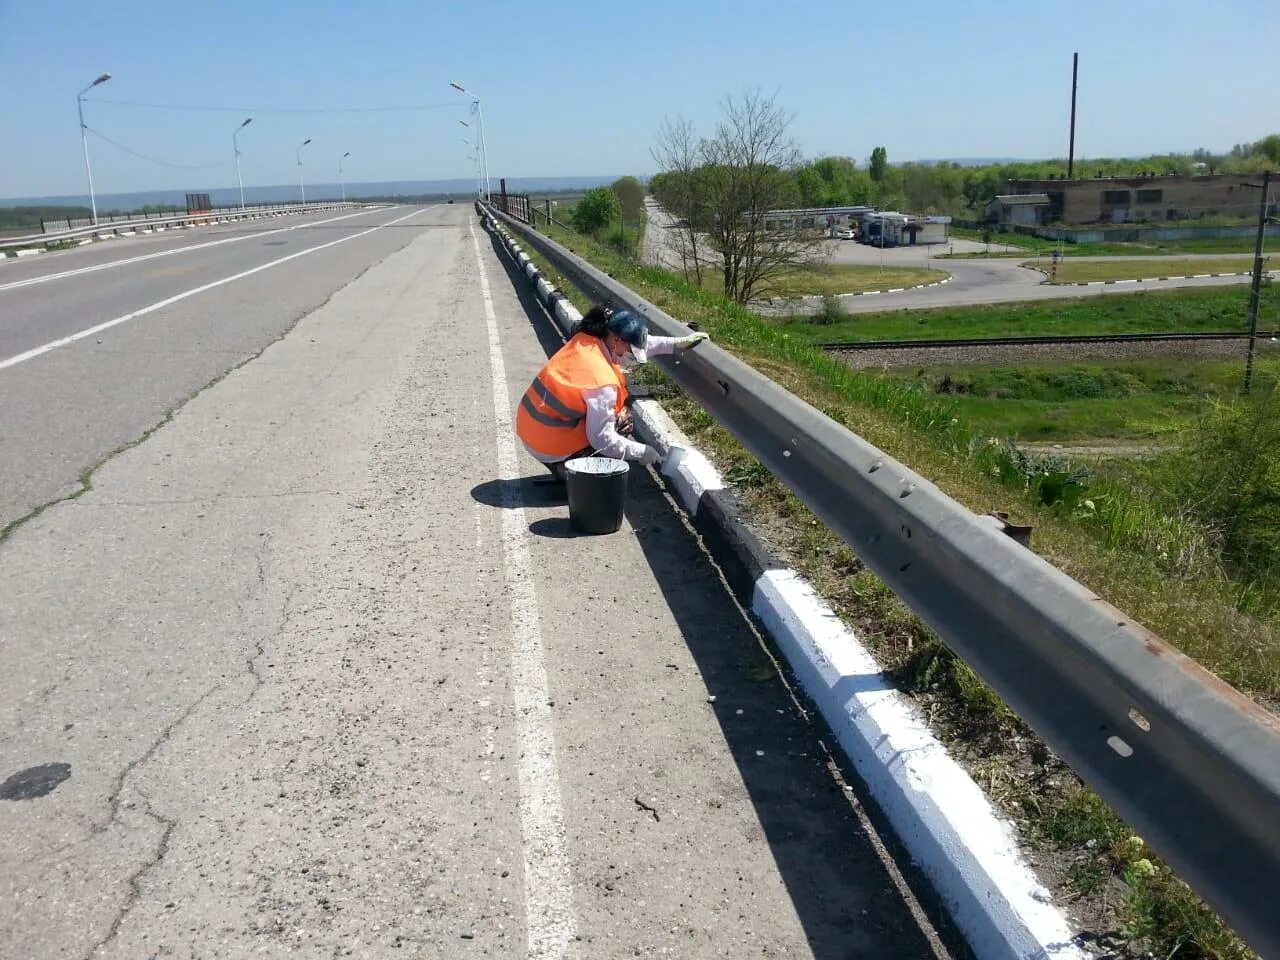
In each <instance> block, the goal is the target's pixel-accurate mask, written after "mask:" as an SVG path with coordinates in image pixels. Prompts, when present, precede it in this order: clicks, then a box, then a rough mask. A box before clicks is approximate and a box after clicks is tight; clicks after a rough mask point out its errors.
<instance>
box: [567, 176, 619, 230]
mask: <svg viewBox="0 0 1280 960" xmlns="http://www.w3.org/2000/svg"><path fill="white" fill-rule="evenodd" d="M620 213H621V208H620V207H619V206H618V198H617V197H615V196H614V195H613V191H612V190H610V189H608V188H607V187H597V188H596V189H594V190H588V191H587V192H586V193H585V194H584V195H583V197H582V199H581V200H579V201H578V202H577V203H576V204H575V205H574V207H573V214H572V216H573V226H574V228H575V229H577V230H579V231H581V232H582V233H598V232H599V231H601V230H603V229H604V228H605V227H607V226H608V225H609V224H611V223H613V222H614V221H615V220H617V219H618V217H619V215H620Z"/></svg>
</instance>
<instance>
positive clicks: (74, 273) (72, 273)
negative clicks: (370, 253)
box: [0, 210, 373, 291]
mask: <svg viewBox="0 0 1280 960" xmlns="http://www.w3.org/2000/svg"><path fill="white" fill-rule="evenodd" d="M371 212H373V211H370V210H361V211H359V212H357V213H347V214H343V215H342V216H341V217H330V218H329V219H328V220H317V221H315V222H314V223H295V224H293V225H292V226H288V227H277V228H276V229H275V230H264V231H262V232H261V233H249V234H245V235H243V236H239V237H225V238H223V239H222V240H210V241H208V242H206V243H193V244H191V246H189V247H177V248H175V249H173V250H158V251H156V252H155V253H144V254H142V255H141V256H137V257H126V258H124V259H122V260H112V261H110V262H108V263H95V264H92V265H90V266H87V267H77V268H75V269H74V270H63V271H62V272H60V273H46V274H44V275H43V276H39V277H28V278H27V279H25V280H14V281H12V282H10V283H0V291H5V290H16V289H18V288H19V287H30V286H32V285H34V284H37V283H48V282H49V281H50V280H62V279H64V278H66V277H78V276H80V275H81V274H85V273H95V272H97V271H98V270H108V269H110V268H111V267H123V266H125V265H127V264H130V263H141V262H142V261H144V260H155V259H156V258H157V257H172V256H174V255H175V254H179V253H190V252H191V251H193V250H207V249H208V248H209V247H218V246H221V245H222V244H224V243H236V242H238V241H240V240H252V239H254V238H255V237H269V236H271V235H272V234H273V233H284V232H286V231H288V230H298V229H300V228H302V227H318V226H320V225H321V224H325V223H336V222H337V221H339V220H350V219H351V218H352V217H358V216H361V215H362V214H366V213H371ZM122 236H128V234H122ZM103 239H106V238H105V237H104V238H103Z"/></svg>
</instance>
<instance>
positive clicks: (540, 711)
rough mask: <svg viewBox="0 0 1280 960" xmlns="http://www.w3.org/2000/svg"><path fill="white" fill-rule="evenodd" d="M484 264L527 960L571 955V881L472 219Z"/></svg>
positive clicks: (505, 407)
mask: <svg viewBox="0 0 1280 960" xmlns="http://www.w3.org/2000/svg"><path fill="white" fill-rule="evenodd" d="M468 229H469V230H470V232H471V243H472V245H473V246H474V247H475V252H476V264H477V266H479V268H480V293H481V295H482V296H483V298H484V318H485V325H486V326H487V328H488V333H489V364H490V368H491V370H492V375H493V415H494V419H495V420H496V421H497V428H498V429H497V438H496V439H497V448H498V451H497V452H498V477H499V480H500V481H501V482H502V484H503V487H502V500H503V503H502V507H503V509H502V562H503V568H504V573H505V574H506V581H507V594H508V596H510V598H511V632H512V639H513V640H514V647H513V649H512V657H511V660H512V671H511V699H512V705H513V706H514V708H515V720H516V746H517V751H516V752H517V754H518V755H519V758H520V759H519V762H518V764H517V774H518V779H519V783H520V826H521V831H522V833H523V835H524V886H525V896H524V903H525V928H526V931H527V936H528V941H529V944H528V945H529V952H528V956H529V957H530V960H557V958H563V957H567V956H568V955H569V944H570V943H572V942H573V938H574V928H575V923H574V917H573V886H572V881H571V879H570V874H569V858H568V854H567V853H566V851H565V835H564V813H563V811H562V808H561V802H560V773H559V770H558V769H557V768H556V748H555V735H554V731H553V728H552V723H551V707H550V706H549V705H548V692H547V671H546V664H545V662H544V658H543V653H542V632H541V626H540V624H539V621H538V597H537V593H536V588H535V583H536V581H535V579H534V569H533V561H532V558H531V557H530V555H529V543H528V541H527V539H526V532H525V515H524V498H523V496H522V494H521V492H520V488H519V486H518V484H517V483H516V482H515V481H516V480H517V478H518V477H519V473H518V471H517V465H516V464H517V461H516V443H515V433H514V431H513V429H512V421H511V401H510V399H509V398H508V396H507V374H506V366H505V364H504V363H503V360H502V342H501V340H500V339H499V337H498V321H497V317H496V316H494V312H493V298H492V296H491V295H490V293H489V277H488V274H487V273H486V271H485V268H484V259H483V257H482V256H481V254H480V241H479V240H478V239H477V237H476V231H475V225H474V223H469V224H468Z"/></svg>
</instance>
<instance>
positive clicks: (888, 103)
mask: <svg viewBox="0 0 1280 960" xmlns="http://www.w3.org/2000/svg"><path fill="white" fill-rule="evenodd" d="M1278 15H1280V10H1278V9H1277V7H1276V2H1275V0H1231V2H1229V3H1226V4H1208V3H1204V2H1200V0H1196V2H1194V3H1193V2H1186V0H1162V2H1154V0H1136V2H1117V0H1111V2H1095V0H1078V2H1075V3H1072V4H1067V5H1062V4H1058V5H1050V4H1036V3H1028V2H1026V0H1020V2H1016V3H1015V2H1003V0H1001V2H982V0H979V2H977V3H958V2H954V0H946V2H943V0H921V2H907V3H875V4H872V3H866V2H853V0H844V2H838V0H805V2H794V3H787V4H780V3H767V4H765V3H753V2H751V0H732V2H731V0H650V2H647V3H643V4H640V3H627V4H624V3H614V2H607V0H605V2H601V0H562V2H544V3H534V4H530V3H528V2H523V3H507V2H489V3H485V2H471V3H454V2H421V0H420V2H416V3H409V2H398V0H368V2H365V3H362V4H359V5H357V4H355V3H337V2H328V0H307V2H300V0H271V2H266V0H261V2H222V3H216V4H215V3H211V2H194V0H193V2H180V3H174V2H172V0H168V2H152V0H97V2H94V3H84V2H78V0H69V2H40V3H32V2H30V0H0V65H3V69H2V74H0V75H2V76H3V83H0V129H2V130H3V136H2V137H0V197H15V196H34V195H49V194H67V193H77V192H84V173H83V160H82V157H81V153H80V143H79V131H78V128H77V124H76V112H75V95H76V92H77V91H78V90H79V89H80V88H81V87H83V86H84V85H86V84H88V83H89V82H90V81H91V80H92V79H93V78H94V77H95V76H97V75H98V74H99V73H101V72H103V71H109V72H110V73H112V74H113V79H112V80H110V81H109V82H108V83H106V84H103V85H102V86H100V87H98V88H97V89H96V90H94V91H93V92H92V94H91V95H92V96H97V97H102V98H108V99H118V100H131V101H149V102H161V103H172V104H188V105H201V106H210V107H218V106H228V107H249V108H253V109H251V110H249V111H248V112H245V111H242V110H230V111H227V112H218V111H212V110H206V111H197V110H190V109H184V110H152V109H140V108H135V107H126V106H121V105H113V104H106V103H89V104H88V105H87V115H86V120H87V122H88V124H89V125H90V126H91V127H93V128H94V129H96V130H99V131H101V132H102V133H103V134H105V135H107V136H109V137H111V138H112V139H113V140H116V141H118V142H119V143H121V144H123V145H125V146H127V147H128V148H130V149H132V150H134V151H136V152H137V153H141V154H144V155H146V156H148V157H151V158H154V159H157V160H163V161H167V162H169V163H176V164H187V165H193V166H196V165H214V166H211V167H208V168H207V169H202V170H181V169H174V168H171V167H166V166H161V165H158V164H155V163H151V162H148V161H145V160H142V159H139V158H137V157H134V156H130V155H129V154H127V153H124V152H123V151H121V150H119V149H118V148H116V147H114V146H112V145H110V144H107V143H105V142H102V141H95V140H93V139H91V140H90V149H91V151H92V158H93V167H94V179H95V185H96V186H97V188H98V190H99V191H100V192H102V193H113V192H123V191H137V190H151V189H170V188H192V189H194V188H197V187H207V186H214V187H217V186H234V184H235V168H234V166H233V163H232V156H231V132H232V130H233V129H234V128H235V127H236V126H237V125H238V124H239V123H240V122H241V121H242V120H243V119H244V117H245V116H247V115H250V114H251V115H253V116H254V122H253V123H252V124H251V125H250V126H249V127H248V128H246V129H245V130H244V131H243V133H242V134H241V138H240V144H241V150H242V153H243V163H244V176H245V182H246V184H250V185H253V184H277V183H289V182H293V181H295V180H296V172H297V170H296V166H295V161H294V151H295V148H296V146H297V145H298V143H300V142H301V141H302V140H304V139H306V138H308V137H310V138H312V140H313V143H312V145H311V146H309V147H308V148H307V149H306V151H305V153H304V159H305V161H306V162H307V165H308V166H307V177H308V180H316V181H322V180H323V181H336V179H337V164H338V157H339V156H340V155H341V154H342V153H344V152H345V151H348V150H350V151H351V154H352V156H351V157H350V159H349V160H347V162H346V171H347V179H348V181H378V180H410V179H439V178H451V177H458V178H466V177H468V176H470V174H471V167H470V163H469V162H468V161H467V160H466V159H465V152H466V148H465V147H464V146H463V144H462V143H461V142H460V138H461V137H462V136H464V135H466V134H467V131H465V130H463V128H462V127H460V126H459V125H458V123H457V121H458V119H459V118H461V117H465V116H466V110H465V102H464V101H463V99H462V98H461V96H460V95H458V94H456V93H455V92H454V91H452V90H450V89H449V88H448V82H449V81H450V80H454V79H457V80H459V81H461V82H463V83H465V84H466V85H467V86H468V87H470V88H472V89H474V90H476V91H477V92H478V93H479V94H480V95H481V96H483V97H484V107H485V122H486V132H487V134H488V140H489V155H490V167H491V172H492V174H493V176H494V177H498V176H501V175H506V176H557V175H594V174H602V175H603V174H615V173H616V174H621V173H640V174H644V173H649V172H652V167H653V164H652V161H651V160H650V158H649V146H650V144H651V142H652V140H653V134H654V131H655V130H656V128H657V127H658V125H659V123H660V122H661V120H662V118H663V116H664V115H665V114H670V115H683V116H686V117H688V118H690V119H692V120H694V121H695V122H696V123H697V124H698V125H699V127H700V128H701V129H706V130H709V129H710V128H711V127H712V126H713V124H714V122H715V118H716V115H717V111H718V102H719V101H720V100H721V99H722V98H723V97H724V96H725V95H726V94H729V93H738V92H741V91H743V90H746V89H750V88H754V87H759V88H761V89H764V90H766V91H770V92H772V91H775V90H776V91H777V92H778V95H779V97H780V99H781V101H782V102H783V103H784V104H785V105H786V106H787V107H788V108H789V109H791V110H792V111H794V113H795V122H794V126H793V133H794V135H795V137H796V139H797V140H798V142H799V143H800V145H801V147H802V148H803V149H804V151H805V152H806V153H807V154H809V155H814V156H816V155H821V154H847V155H851V156H854V157H856V158H859V159H860V160H861V159H862V158H865V157H866V156H867V155H868V154H869V153H870V151H871V148H872V147H874V146H876V145H877V144H883V145H884V146H885V147H886V148H887V149H888V152H889V157H890V159H891V160H909V159H922V158H924V159H928V158H938V157H973V156H1015V157H1028V158H1030V157H1044V156H1062V155H1064V154H1065V152H1066V129H1067V109H1068V91H1069V84H1070V69H1071V53H1072V52H1073V51H1075V50H1078V51H1079V52H1080V58H1081V83H1080V118H1079V123H1078V131H1077V142H1078V147H1077V153H1078V154H1079V155H1081V156H1103V155H1133V154H1140V153H1148V152H1153V151H1164V150H1188V149H1192V148H1194V147H1197V146H1202V145H1203V146H1208V147H1210V148H1214V149H1223V148H1228V147H1230V145H1231V144H1232V143H1235V142H1238V141H1243V140H1254V139H1258V138H1259V137H1261V136H1263V135H1265V134H1266V133H1269V132H1274V131H1276V130H1277V129H1280V115H1277V114H1276V112H1275V111H1274V109H1269V108H1268V104H1271V105H1274V97H1275V92H1276V90H1277V87H1278V86H1280V58H1278V57H1277V56H1276V54H1275V36H1276V33H1275V28H1276V27H1277V25H1278V24H1280V18H1278ZM498 37H501V38H502V39H498ZM406 104H451V105H450V106H446V107H443V108H439V109H432V110H422V111H416V112H384V113H310V114H300V113H267V112H264V111H263V109H262V108H266V107H275V108H287V107H309V108H338V107H346V108H351V107H387V106H399V105H406Z"/></svg>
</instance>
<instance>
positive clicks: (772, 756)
mask: <svg viewBox="0 0 1280 960" xmlns="http://www.w3.org/2000/svg"><path fill="white" fill-rule="evenodd" d="M445 220H446V221H447V226H444V227H442V228H440V229H435V230H429V231H420V232H418V234H417V235H416V238H415V239H414V240H413V241H412V242H411V243H410V244H408V245H407V246H405V247H403V248H401V249H398V250H396V251H393V252H390V253H389V254H388V255H387V256H386V257H385V258H384V259H383V260H382V261H381V262H379V263H377V264H376V265H374V266H373V267H371V268H370V269H368V270H367V271H366V272H365V273H364V274H363V275H362V276H360V277H359V278H358V279H356V280H355V281H353V282H351V283H348V284H347V285H345V286H344V287H342V289H340V290H338V291H337V292H335V293H334V294H333V296H332V297H330V298H329V299H328V301H327V302H326V303H324V304H323V305H321V306H320V307H319V308H318V309H315V310H313V311H311V312H309V313H308V314H307V316H305V317H304V318H303V319H302V320H301V321H300V322H299V323H298V324H297V326H296V327H294V328H293V329H292V331H291V332H289V333H288V334H287V335H285V336H283V338H281V339H279V340H278V341H277V342H275V343H273V344H271V345H270V346H268V347H267V348H266V349H265V350H264V351H263V352H262V353H261V355H260V356H258V357H257V358H256V359H253V360H252V361H250V362H248V363H246V364H244V365H243V366H240V367H238V368H237V369H235V370H233V371H231V372H230V373H229V374H228V375H226V376H225V377H224V378H222V379H220V380H218V381H217V382H216V383H213V384H212V385H210V386H209V387H208V388H207V389H204V390H202V391H200V392H198V393H197V394H196V395H195V396H194V397H193V398H192V399H190V400H189V401H188V402H186V403H185V405H183V406H182V407H181V409H179V410H178V411H177V412H176V413H175V414H174V416H173V417H172V419H171V420H170V421H168V422H166V423H164V424H163V425H161V426H160V427H159V429H157V430H156V431H155V432H154V433H152V434H151V435H150V436H149V437H148V438H147V439H145V441H143V442H141V443H139V444H137V445H136V446H133V447H131V448H129V449H127V450H124V451H123V452H121V453H119V454H117V455H115V456H113V457H111V458H110V459H109V460H108V461H107V462H106V463H105V464H104V465H103V466H102V467H101V468H100V469H99V470H98V472H97V473H96V474H95V476H94V478H93V484H92V489H90V490H89V491H88V492H86V493H85V494H84V495H83V496H81V497H79V498H78V499H75V500H70V501H66V502H63V503H59V504H57V505H54V506H52V507H50V508H48V509H47V510H45V511H44V512H42V513H41V514H39V515H38V516H36V517H34V518H32V519H30V520H29V521H27V522H26V523H24V524H23V525H22V526H20V527H18V528H17V529H16V530H14V531H13V532H12V533H11V534H10V535H9V536H8V538H7V539H5V540H3V541H0V577H3V582H4V583H5V585H6V589H5V591H4V592H3V595H2V597H0V638H3V643H4V649H5V651H6V669H5V670H4V671H3V672H2V673H0V781H4V782H5V787H4V788H3V794H2V795H3V796H5V797H6V798H7V799H0V814H3V815H2V816H0V956H3V957H12V958H15V960H16V958H19V957H21V958H46V957H47V958H54V957H57V958H63V957H83V958H122V960H124V958H128V960H134V958H138V957H152V956H164V957H190V958H202V960H204V958H211V957H219V958H223V957H248V956H262V955H265V956H281V955H284V954H286V953H290V954H296V955H299V956H307V957H322V956H323V957H328V956H354V957H386V956H390V955H400V954H399V953H396V952H395V951H396V949H397V948H399V949H400V950H402V951H404V955H406V956H410V955H413V956H423V957H448V958H454V957H470V956H489V957H539V958H541V957H572V958H581V960H587V958H593V960H594V958H610V957H634V956H644V957H656V956H671V957H681V958H688V957H692V958H702V957H719V956H731V957H783V956H787V957H817V958H824V960H833V958H844V957H859V956H866V957H877V958H880V957H888V958H894V957H898V958H903V960H906V958H911V960H915V958H920V957H928V956H931V955H933V948H932V947H931V940H930V939H929V937H928V936H927V935H926V934H925V933H924V932H922V930H921V927H920V925H919V923H918V922H917V920H916V919H915V917H916V913H915V912H914V911H913V909H912V908H911V906H910V904H909V903H908V902H906V901H904V899H903V895H902V894H900V893H899V892H898V888H897V887H896V886H895V881H894V875H893V874H892V872H891V871H888V870H887V869H886V867H885V865H884V863H883V862H882V860H881V859H880V858H879V856H878V855H877V853H876V848H875V846H874V844H873V843H872V841H871V838H870V837H869V836H868V835H867V834H866V833H865V832H864V831H863V830H862V829H861V827H860V826H859V819H858V817H857V816H856V815H855V810H854V808H853V807H851V805H850V802H849V800H848V795H847V794H846V793H845V792H844V791H843V790H841V788H840V787H839V785H838V784H836V783H835V782H834V781H833V780H832V778H831V777H830V776H829V774H828V772H827V770H826V768H825V766H824V763H823V758H822V752H821V748H820V743H819V738H820V734H819V733H818V732H817V731H815V730H814V728H812V727H811V726H809V724H808V723H807V721H806V720H805V718H804V717H803V716H801V715H800V713H799V712H798V711H797V710H796V709H795V707H794V706H793V704H792V703H791V701H790V700H789V699H788V697H787V693H786V690H785V689H784V687H783V685H782V683H781V681H780V680H779V678H778V676H777V674H776V672H775V671H774V670H773V668H772V665H771V663H770V661H769V659H768V658H767V657H766V656H765V655H764V653H763V652H762V649H761V647H760V646H759V645H758V643H757V642H756V638H755V636H754V634H753V633H752V630H751V627H750V624H748V623H747V622H746V621H745V620H744V619H743V618H742V616H741V615H740V613H739V612H738V611H737V609H736V608H735V607H734V606H733V605H732V603H731V602H730V600H729V599H728V597H727V596H726V594H725V592H724V591H723V589H722V586H721V584H720V582H719V581H718V579H717V578H716V575H715V573H714V571H713V569H712V568H711V567H710V565H709V564H708V563H707V562H706V561H705V559H704V557H703V556H702V554H701V553H700V552H699V547H698V544H697V542H696V540H695V539H694V538H693V537H692V536H691V534H690V533H689V532H688V531H687V530H686V528H685V527H684V525H683V524H682V523H681V521H680V519H679V518H678V516H677V515H676V514H675V513H674V512H673V511H672V509H671V507H670V505H669V503H668V501H667V500H666V498H665V497H664V495H663V493H662V491H661V490H660V489H659V488H658V486H657V485H656V484H655V481H654V480H653V479H651V478H650V477H649V475H648V474H637V476H636V477H635V478H634V481H635V482H634V483H633V489H632V491H631V494H630V502H629V507H628V519H627V523H626V525H625V526H624V529H623V531H621V532H620V533H619V534H617V535H615V536H611V537H600V538H575V537H572V536H570V535H569V534H570V531H569V530H568V529H567V524H566V521H565V513H566V510H565V506H564V504H563V501H562V500H561V499H560V498H559V496H558V495H556V494H555V492H554V491H548V490H547V488H544V487H537V486H532V485H530V484H528V483H527V482H524V481H522V480H520V477H521V476H532V475H536V474H538V473H539V472H540V468H538V467H537V466H536V465H535V464H533V463H532V462H531V461H530V460H528V459H527V458H526V457H524V455H523V454H517V453H516V449H517V448H516V447H515V445H514V441H513V440H512V438H511V436H510V434H509V432H505V431H506V429H507V427H506V424H504V412H505V416H506V418H507V419H506V423H509V417H510V410H511V408H512V406H513V405H514V403H515V402H516V400H517V399H518V397H519V394H520V393H521V391H522V389H523V387H524V385H525V384H527V382H528V379H529V377H530V376H531V375H532V373H533V372H534V371H535V370H536V369H537V367H538V365H539V364H540V362H541V360H542V358H543V357H544V356H545V351H546V349H547V348H549V347H550V346H552V345H553V344H552V343H550V342H549V341H545V340H540V339H539V336H540V333H541V335H543V336H545V335H546V331H545V329H544V328H543V329H541V330H540V328H537V327H535V326H533V325H531V323H530V319H529V316H528V315H527V314H526V312H525V309H524V308H523V306H522V304H521V302H520V301H519V300H518V299H517V293H516V292H515V288H514V287H513V286H512V285H511V284H510V282H509V281H508V277H507V274H506V273H505V267H504V266H503V265H502V263H501V261H500V260H499V259H498V258H497V257H496V256H495V253H494V251H493V249H492V247H491V246H490V245H489V243H488V239H487V237H485V235H484V234H483V233H479V231H478V230H476V232H475V233H473V230H475V227H474V224H473V221H474V218H473V217H472V216H471V215H470V214H469V213H468V212H467V211H465V210H461V209H455V210H453V211H449V212H448V214H447V216H446V217H445ZM473 237H474V239H473ZM482 278H483V280H482ZM484 281H487V283H488V298H487V300H486V297H485V295H484V289H485V284H484ZM136 322H137V323H138V324H139V325H142V324H146V323H148V322H149V320H148V318H145V317H144V318H139V320H138V321H136ZM123 329H124V328H123V327H121V328H113V331H108V332H107V333H106V334H105V335H104V339H107V340H110V338H111V337H113V336H123ZM152 333H153V335H155V336H162V331H161V330H160V329H159V328H158V327H157V328H156V329H153V330H152ZM176 333H177V331H175V334H176ZM66 349H67V350H76V349H80V347H79V345H73V346H71V347H68V348H66ZM50 356H56V353H55V354H51V355H47V356H44V357H39V358H36V359H35V360H33V361H31V363H32V364H39V363H42V362H46V361H48V359H49V357H50ZM710 697H714V698H715V699H714V702H709V698H710ZM24 771H25V772H26V775H25V778H24V776H23V772H24ZM15 775H17V776H15ZM6 778H8V779H7V780H6Z"/></svg>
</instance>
